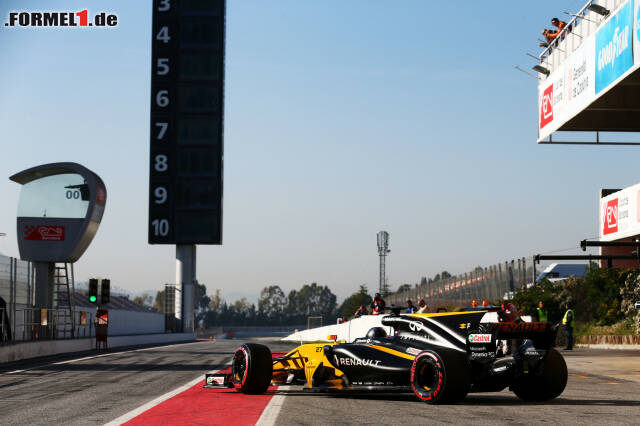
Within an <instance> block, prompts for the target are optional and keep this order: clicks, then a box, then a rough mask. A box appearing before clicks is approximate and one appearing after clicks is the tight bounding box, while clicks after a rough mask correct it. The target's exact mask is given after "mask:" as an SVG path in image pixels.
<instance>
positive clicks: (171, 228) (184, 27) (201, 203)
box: [148, 0, 226, 244]
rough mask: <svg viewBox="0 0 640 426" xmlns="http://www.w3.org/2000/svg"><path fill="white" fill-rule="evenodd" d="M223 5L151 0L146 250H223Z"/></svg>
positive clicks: (219, 0)
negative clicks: (191, 247) (213, 247)
mask: <svg viewBox="0 0 640 426" xmlns="http://www.w3.org/2000/svg"><path fill="white" fill-rule="evenodd" d="M225 3H226V2H225V0H153V25H152V49H151V123H150V159H149V166H150V170H149V223H148V229H149V231H148V232H149V243H150V244H222V177H223V162H222V158H223V141H222V133H223V113H224V50H225V49H224V47H225V46H224V44H225V8H226V4H225Z"/></svg>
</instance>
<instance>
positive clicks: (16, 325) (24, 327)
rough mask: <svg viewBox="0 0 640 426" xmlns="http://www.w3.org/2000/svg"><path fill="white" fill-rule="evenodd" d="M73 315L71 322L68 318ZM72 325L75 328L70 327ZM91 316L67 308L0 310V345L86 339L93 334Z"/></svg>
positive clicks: (88, 313) (87, 313)
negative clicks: (11, 312) (34, 341)
mask: <svg viewBox="0 0 640 426" xmlns="http://www.w3.org/2000/svg"><path fill="white" fill-rule="evenodd" d="M71 315H73V321H71V320H72V318H71ZM72 324H74V325H75V326H73V325H72ZM93 330H94V319H93V313H91V312H86V311H73V312H70V311H69V310H68V309H43V308H17V309H15V311H14V312H13V315H11V316H10V315H9V312H8V310H7V309H2V308H0V344H7V343H11V342H20V341H23V342H24V341H31V340H53V339H56V340H57V339H72V338H87V337H92V336H93V334H94V331H93Z"/></svg>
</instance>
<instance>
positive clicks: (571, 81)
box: [563, 37, 596, 122]
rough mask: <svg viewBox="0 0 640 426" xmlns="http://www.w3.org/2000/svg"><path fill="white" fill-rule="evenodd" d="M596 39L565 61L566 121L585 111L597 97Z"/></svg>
mask: <svg viewBox="0 0 640 426" xmlns="http://www.w3.org/2000/svg"><path fill="white" fill-rule="evenodd" d="M595 51H596V39H595V37H589V38H588V39H587V40H585V42H584V43H582V45H581V46H580V47H579V48H578V49H577V50H576V51H575V52H573V54H572V55H571V56H569V57H568V58H567V59H566V61H565V107H564V114H565V117H563V118H564V121H565V122H566V121H569V120H570V119H571V118H573V117H574V116H575V115H577V114H578V113H579V112H580V111H582V110H583V109H585V108H586V107H587V106H589V104H590V103H591V102H593V100H594V99H595V96H596V84H595V83H596V55H595Z"/></svg>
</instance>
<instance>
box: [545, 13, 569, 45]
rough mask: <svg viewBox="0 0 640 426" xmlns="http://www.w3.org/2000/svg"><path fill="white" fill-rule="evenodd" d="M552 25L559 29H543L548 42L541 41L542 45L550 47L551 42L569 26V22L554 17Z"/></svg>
mask: <svg viewBox="0 0 640 426" xmlns="http://www.w3.org/2000/svg"><path fill="white" fill-rule="evenodd" d="M551 25H553V26H554V27H556V28H557V30H549V29H546V28H545V29H544V30H542V35H543V36H544V38H545V40H547V42H546V43H540V46H541V47H548V46H549V44H550V43H551V42H552V41H553V40H555V39H556V38H557V37H558V36H559V35H560V33H561V32H562V30H564V28H565V27H566V26H567V23H566V22H564V21H561V20H559V19H558V18H553V19H552V20H551Z"/></svg>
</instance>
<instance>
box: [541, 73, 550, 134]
mask: <svg viewBox="0 0 640 426" xmlns="http://www.w3.org/2000/svg"><path fill="white" fill-rule="evenodd" d="M552 121H553V84H552V85H550V86H549V87H547V89H546V90H545V91H544V93H543V94H542V102H541V105H540V128H541V129H542V128H543V127H544V126H546V125H547V124H549V123H551V122H552Z"/></svg>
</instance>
